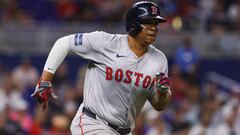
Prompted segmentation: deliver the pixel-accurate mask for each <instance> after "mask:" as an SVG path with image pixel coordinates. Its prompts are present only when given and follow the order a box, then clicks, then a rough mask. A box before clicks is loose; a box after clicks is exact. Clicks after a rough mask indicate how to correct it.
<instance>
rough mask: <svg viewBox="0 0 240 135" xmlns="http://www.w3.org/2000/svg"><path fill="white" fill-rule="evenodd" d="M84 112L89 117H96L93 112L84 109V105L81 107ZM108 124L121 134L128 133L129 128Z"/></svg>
mask: <svg viewBox="0 0 240 135" xmlns="http://www.w3.org/2000/svg"><path fill="white" fill-rule="evenodd" d="M82 112H83V113H84V114H86V115H87V116H88V117H91V118H93V119H96V118H97V115H96V114H95V113H93V112H92V111H90V110H88V109H86V108H85V107H83V111H82ZM108 126H109V127H111V128H113V129H114V130H116V131H117V132H118V133H119V134H121V135H126V134H128V133H130V131H131V128H121V127H117V126H115V125H113V124H111V123H108Z"/></svg>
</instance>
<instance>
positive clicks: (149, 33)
mask: <svg viewBox="0 0 240 135" xmlns="http://www.w3.org/2000/svg"><path fill="white" fill-rule="evenodd" d="M158 24H159V23H158V22H157V21H151V22H148V23H143V24H141V26H142V31H141V32H140V33H139V38H140V39H142V40H143V42H144V43H145V44H151V43H152V42H154V41H155V40H156V37H157V33H158Z"/></svg>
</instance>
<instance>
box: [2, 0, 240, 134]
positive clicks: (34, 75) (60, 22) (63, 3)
mask: <svg viewBox="0 0 240 135" xmlns="http://www.w3.org/2000/svg"><path fill="white" fill-rule="evenodd" d="M134 2H136V0H0V135H69V134H70V132H69V124H70V122H71V120H72V118H73V117H74V115H75V112H76V110H77V108H78V106H79V104H81V102H82V98H83V97H82V88H83V78H84V74H85V69H86V64H87V61H86V60H83V59H81V58H80V57H78V56H76V55H70V56H68V57H67V59H66V60H65V61H64V63H63V64H62V65H61V66H60V67H59V69H58V71H57V73H56V76H55V78H54V81H53V84H54V90H55V92H56V93H57V95H58V96H59V99H58V100H57V101H54V102H50V104H49V108H48V110H47V111H45V112H44V111H42V109H41V107H40V106H39V105H38V104H36V102H35V101H34V100H33V99H31V98H30V94H31V93H32V92H33V91H34V87H35V84H36V81H37V80H38V79H39V75H40V74H41V71H42V69H43V66H44V62H45V60H46V58H47V55H48V53H49V51H50V49H51V47H52V45H53V44H54V42H55V41H56V40H57V39H58V38H60V37H62V36H64V35H68V34H73V33H78V32H91V31H95V30H103V31H106V32H109V33H125V26H124V15H125V11H126V10H127V9H128V8H129V6H130V5H132V3H134ZM155 2H156V3H157V4H159V6H160V7H161V11H162V16H164V17H166V19H167V20H168V22H167V23H165V24H162V25H160V26H159V29H160V30H159V37H158V39H157V41H156V42H154V45H155V46H156V47H157V48H159V49H160V50H162V51H163V52H164V53H166V55H167V57H168V59H169V75H170V77H171V79H172V91H173V100H172V102H171V104H170V105H169V107H168V108H167V109H166V110H164V111H163V112H161V113H157V112H155V111H154V110H152V108H151V107H149V105H148V104H146V106H145V107H144V109H143V112H142V113H141V115H140V116H139V118H138V119H137V121H136V128H135V129H134V130H133V135H240V106H239V103H240V101H239V96H240V84H239V82H240V71H239V70H240V61H239V60H240V35H239V34H240V25H239V24H240V1H239V0H155Z"/></svg>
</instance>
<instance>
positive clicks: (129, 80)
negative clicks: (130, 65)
mask: <svg viewBox="0 0 240 135" xmlns="http://www.w3.org/2000/svg"><path fill="white" fill-rule="evenodd" d="M132 73H133V72H132V71H130V70H127V71H126V76H127V78H125V79H124V80H123V82H125V83H131V82H132V78H131V76H132Z"/></svg>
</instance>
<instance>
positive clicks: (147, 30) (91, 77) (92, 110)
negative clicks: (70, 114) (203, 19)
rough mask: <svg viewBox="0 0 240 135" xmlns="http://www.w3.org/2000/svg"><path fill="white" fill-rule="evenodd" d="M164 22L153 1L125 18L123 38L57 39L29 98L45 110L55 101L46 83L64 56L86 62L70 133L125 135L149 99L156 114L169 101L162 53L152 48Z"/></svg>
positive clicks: (136, 7) (104, 35)
mask: <svg viewBox="0 0 240 135" xmlns="http://www.w3.org/2000/svg"><path fill="white" fill-rule="evenodd" d="M163 22H166V20H165V19H164V18H162V17H161V16H160V11H159V7H158V6H157V5H156V4H155V3H152V2H149V1H143V2H138V3H135V4H134V5H133V6H132V7H131V8H130V9H129V11H128V12H127V15H126V30H127V32H128V34H125V35H121V34H109V33H106V32H103V31H95V32H91V33H78V34H73V35H69V36H65V37H62V38H60V39H58V40H57V41H56V43H55V44H54V46H53V48H52V50H51V52H50V54H49V56H48V58H47V61H46V63H45V66H44V71H43V73H42V75H41V79H40V81H39V82H38V84H37V86H36V89H35V92H34V93H33V94H32V97H34V98H36V99H37V101H38V102H39V103H41V104H43V107H44V108H46V106H47V103H48V100H49V98H53V99H56V98H57V97H56V95H54V93H53V91H52V85H51V80H52V78H53V76H54V73H55V71H56V69H57V68H58V66H59V65H60V64H61V63H62V61H63V60H64V58H65V57H66V56H67V54H68V53H69V52H73V53H75V54H77V55H79V56H81V57H82V58H85V59H88V60H89V64H88V69H87V71H86V77H85V84H84V100H83V103H82V104H81V105H80V107H79V109H78V111H77V114H76V116H75V118H74V119H73V121H72V123H71V127H70V129H71V133H72V134H73V135H96V134H97V135H126V134H130V132H131V130H132V129H133V128H134V120H135V118H136V117H137V116H138V114H139V113H140V111H141V109H142V107H143V105H144V104H145V102H146V101H147V100H148V101H149V102H150V103H151V105H152V106H153V107H154V108H155V109H156V110H158V111H161V110H163V109H164V108H165V107H166V106H167V105H168V103H169V101H170V99H171V91H170V86H169V78H168V64H167V59H166V57H165V55H164V54H163V53H162V52H161V51H159V50H158V49H156V48H155V47H153V46H152V45H151V43H152V42H153V41H154V40H155V39H156V37H157V33H158V24H159V23H163Z"/></svg>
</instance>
